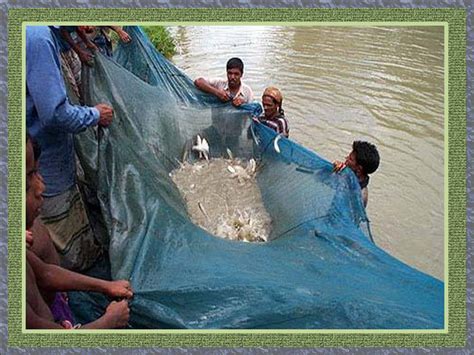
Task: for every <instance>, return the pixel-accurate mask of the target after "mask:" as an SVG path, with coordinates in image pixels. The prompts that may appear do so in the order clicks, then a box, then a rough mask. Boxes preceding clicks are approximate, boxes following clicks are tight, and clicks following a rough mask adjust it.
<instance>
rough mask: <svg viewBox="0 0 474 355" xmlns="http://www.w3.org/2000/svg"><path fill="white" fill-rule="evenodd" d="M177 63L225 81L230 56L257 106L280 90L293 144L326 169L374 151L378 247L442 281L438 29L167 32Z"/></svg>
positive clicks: (372, 198) (371, 210)
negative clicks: (371, 147) (354, 151)
mask: <svg viewBox="0 0 474 355" xmlns="http://www.w3.org/2000/svg"><path fill="white" fill-rule="evenodd" d="M170 30H171V33H172V35H173V37H174V38H175V39H176V43H177V46H178V53H177V54H176V55H175V56H174V57H173V62H174V63H175V64H176V65H177V66H178V67H180V68H181V69H182V70H184V71H185V72H186V73H187V74H188V75H189V76H190V77H191V78H196V77H198V76H205V77H225V63H226V61H227V60H228V59H229V58H230V57H233V56H237V57H240V58H242V59H243V61H244V63H245V73H244V78H243V79H244V81H245V82H246V83H247V84H249V85H250V86H251V87H252V89H253V91H254V94H255V97H256V99H258V100H259V98H260V96H261V93H262V92H263V89H264V88H265V87H266V86H270V85H273V86H277V87H279V88H281V90H282V92H283V95H284V101H283V107H284V109H285V112H286V115H287V117H288V119H289V122H290V138H291V139H293V140H294V141H296V142H297V143H299V144H301V145H303V146H305V147H307V148H309V149H311V150H313V151H315V152H317V153H318V154H319V155H321V156H323V157H325V158H326V159H328V160H334V159H342V160H343V159H344V158H345V156H346V155H347V154H348V153H349V151H350V150H351V144H352V141H353V140H356V139H362V140H368V141H371V142H373V143H375V144H376V145H377V147H378V148H379V152H380V155H381V157H382V160H381V165H380V167H379V170H378V171H377V172H376V173H375V174H373V176H372V177H371V181H370V185H369V204H368V207H367V212H368V215H369V218H370V220H371V227H372V232H373V235H374V239H375V241H376V243H377V244H378V245H379V246H380V247H382V248H383V249H385V250H386V251H387V252H389V253H390V254H392V255H394V256H395V257H397V258H399V259H400V260H402V261H404V262H406V263H408V264H409V265H412V266H414V267H416V268H418V269H420V270H422V271H424V272H427V273H429V274H431V275H434V276H435V277H437V278H440V279H443V278H444V277H443V276H444V167H445V161H444V138H445V134H444V29H443V28H442V27H436V26H412V27H407V26H402V27H400V26H392V27H388V26H385V27H368V26H363V27H360V26H359V27H357V26H349V27H337V26H305V27H294V26H274V27H268V26H239V27H235V26H193V27H191V26H179V27H170Z"/></svg>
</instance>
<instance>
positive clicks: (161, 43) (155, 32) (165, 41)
mask: <svg viewBox="0 0 474 355" xmlns="http://www.w3.org/2000/svg"><path fill="white" fill-rule="evenodd" d="M141 28H142V30H143V31H144V32H145V33H146V35H147V36H148V38H149V39H150V41H151V43H153V45H154V46H155V48H156V49H157V50H158V51H159V52H160V53H161V54H163V55H164V56H165V57H166V58H168V59H169V58H171V57H172V56H173V55H174V54H175V53H176V47H175V44H174V40H173V37H171V35H170V33H169V31H168V29H167V28H166V27H163V26H141Z"/></svg>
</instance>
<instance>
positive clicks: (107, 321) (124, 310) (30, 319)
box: [26, 300, 130, 329]
mask: <svg viewBox="0 0 474 355" xmlns="http://www.w3.org/2000/svg"><path fill="white" fill-rule="evenodd" d="M129 318H130V309H129V307H128V302H127V301H126V300H123V301H120V302H115V301H113V302H111V303H110V304H109V305H108V306H107V309H106V311H105V314H104V315H103V316H102V317H100V318H98V319H96V320H95V321H93V322H91V323H87V324H85V325H83V326H82V327H81V329H111V328H124V327H126V326H127V323H128V320H129ZM26 327H27V328H28V329H65V328H63V327H62V326H61V325H59V324H58V323H56V322H54V321H52V320H49V319H46V318H42V317H40V316H39V315H38V314H36V312H35V311H34V310H33V308H31V306H30V305H29V303H26Z"/></svg>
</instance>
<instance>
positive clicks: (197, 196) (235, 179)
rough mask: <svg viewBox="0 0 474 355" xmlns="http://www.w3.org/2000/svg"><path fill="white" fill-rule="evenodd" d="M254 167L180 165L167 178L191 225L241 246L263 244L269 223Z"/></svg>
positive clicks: (224, 162)
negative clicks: (178, 192) (170, 179)
mask: <svg viewBox="0 0 474 355" xmlns="http://www.w3.org/2000/svg"><path fill="white" fill-rule="evenodd" d="M256 168H257V166H256V163H255V161H254V160H253V159H251V160H250V161H249V162H247V163H246V164H245V163H244V162H243V161H242V160H240V159H223V158H217V159H211V160H210V161H203V162H199V163H194V164H182V166H180V167H179V168H178V169H176V170H173V171H172V172H171V178H172V179H173V182H174V183H175V184H176V186H177V187H178V189H179V191H180V192H181V196H182V197H183V198H184V201H185V202H186V206H187V211H188V215H189V216H190V218H191V221H192V222H193V223H194V224H196V225H198V226H200V227H202V228H203V229H205V230H206V231H208V232H209V233H211V234H212V235H215V236H218V237H221V238H226V239H231V240H240V241H244V242H264V241H267V240H268V238H269V235H270V228H271V219H270V216H269V215H268V213H267V211H266V209H265V206H264V204H263V200H262V196H261V195H260V189H259V188H258V185H257V181H256V173H257V171H256Z"/></svg>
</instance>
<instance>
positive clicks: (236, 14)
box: [8, 8, 466, 348]
mask: <svg viewBox="0 0 474 355" xmlns="http://www.w3.org/2000/svg"><path fill="white" fill-rule="evenodd" d="M71 10H73V11H71ZM91 18H93V19H94V21H95V22H99V21H112V22H114V23H117V22H122V23H132V22H133V23H136V22H147V21H153V22H164V23H170V22H193V23H194V22H196V23H203V24H208V23H209V22H211V20H212V22H226V23H232V24H239V23H249V22H252V23H267V22H271V23H272V24H274V23H285V22H286V23H287V22H293V23H294V22H299V23H308V22H348V23H352V22H374V21H375V22H377V23H386V24H387V25H389V24H390V22H392V23H393V22H406V23H415V22H417V23H418V22H443V23H446V25H447V28H448V41H447V42H448V60H449V72H448V85H447V87H448V100H447V102H448V106H447V111H448V118H447V119H446V117H445V123H447V124H448V137H447V139H448V144H447V147H446V145H445V151H446V148H447V154H448V156H449V159H448V161H449V165H448V189H447V192H448V200H447V202H446V203H445V205H446V207H445V213H447V214H448V220H449V229H448V241H447V244H446V245H447V247H448V253H449V254H448V266H447V267H448V299H447V303H446V304H447V305H448V307H447V310H446V314H449V317H448V328H447V332H445V333H440V332H439V331H437V332H436V333H427V332H421V333H419V332H417V331H400V332H398V333H393V331H388V330H387V331H383V330H380V331H376V332H371V333H364V331H345V330H342V331H338V330H335V331H329V332H328V333H322V332H317V331H314V332H311V331H310V332H309V333H307V332H306V331H305V332H293V331H291V332H289V331H281V332H277V333H267V332H265V331H258V330H255V331H252V333H247V332H244V331H242V332H240V331H238V330H235V331H232V332H231V333H216V332H213V331H195V332H192V331H190V332H187V331H166V332H160V331H154V330H150V331H139V332H138V331H129V330H102V331H88V332H86V331H78V332H71V331H58V332H56V331H54V332H53V331H50V330H47V331H36V332H30V331H26V332H25V331H24V330H23V329H22V328H23V327H22V325H21V323H22V319H23V317H22V310H23V305H22V302H21V300H22V293H21V290H22V285H23V277H24V263H22V259H23V257H22V256H23V255H24V246H23V245H22V244H24V243H22V242H23V239H22V238H19V237H18V236H19V235H23V234H24V233H23V232H22V230H23V225H24V224H23V223H24V222H23V221H24V209H23V200H24V197H23V195H24V192H23V191H24V178H23V175H24V174H23V169H24V168H23V165H24V163H23V155H24V153H23V152H24V136H25V124H24V122H25V117H24V112H23V110H22V105H23V104H22V98H23V97H24V92H23V91H22V86H23V85H22V80H23V53H22V48H23V45H22V43H23V42H22V41H23V38H22V31H21V29H22V28H23V26H24V24H25V23H32V22H38V23H52V22H61V21H67V22H78V23H86V22H90V19H91ZM131 19H133V20H131ZM8 38H9V41H8V63H9V66H8V92H9V96H8V142H9V145H8V157H9V160H8V171H9V176H8V212H9V213H8V225H9V228H8V250H9V253H8V291H9V292H8V305H9V318H8V325H9V339H8V342H9V345H10V346H48V347H57V346H59V347H64V346H67V347H70V346H75V347H84V346H85V347H91V346H114V347H117V346H119V347H143V346H160V347H189V346H192V347H200V346H206V347H218V346H245V347H262V346H272V347H275V346H277V347H300V348H308V347H311V348H313V347H319V346H324V347H327V346H338V347H341V346H342V347H352V346H413V347H418V346H423V347H426V346H463V345H464V344H465V341H466V207H465V206H466V179H465V176H466V58H465V56H466V10H465V9H459V8H437V9H432V8H430V9H420V8H406V9H388V8H345V9H334V8H332V9H321V8H268V9H256V8H252V9H243V8H233V9H229V8H193V9H178V8H174V9H151V8H148V9H131V8H120V9H112V8H103V9H98V8H81V9H79V8H74V9H69V8H54V9H38V8H21V9H10V10H9V18H8ZM445 87H446V86H445ZM445 102H446V100H445ZM19 182H23V183H21V184H20V183H19ZM445 238H446V236H445ZM445 267H446V266H445Z"/></svg>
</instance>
